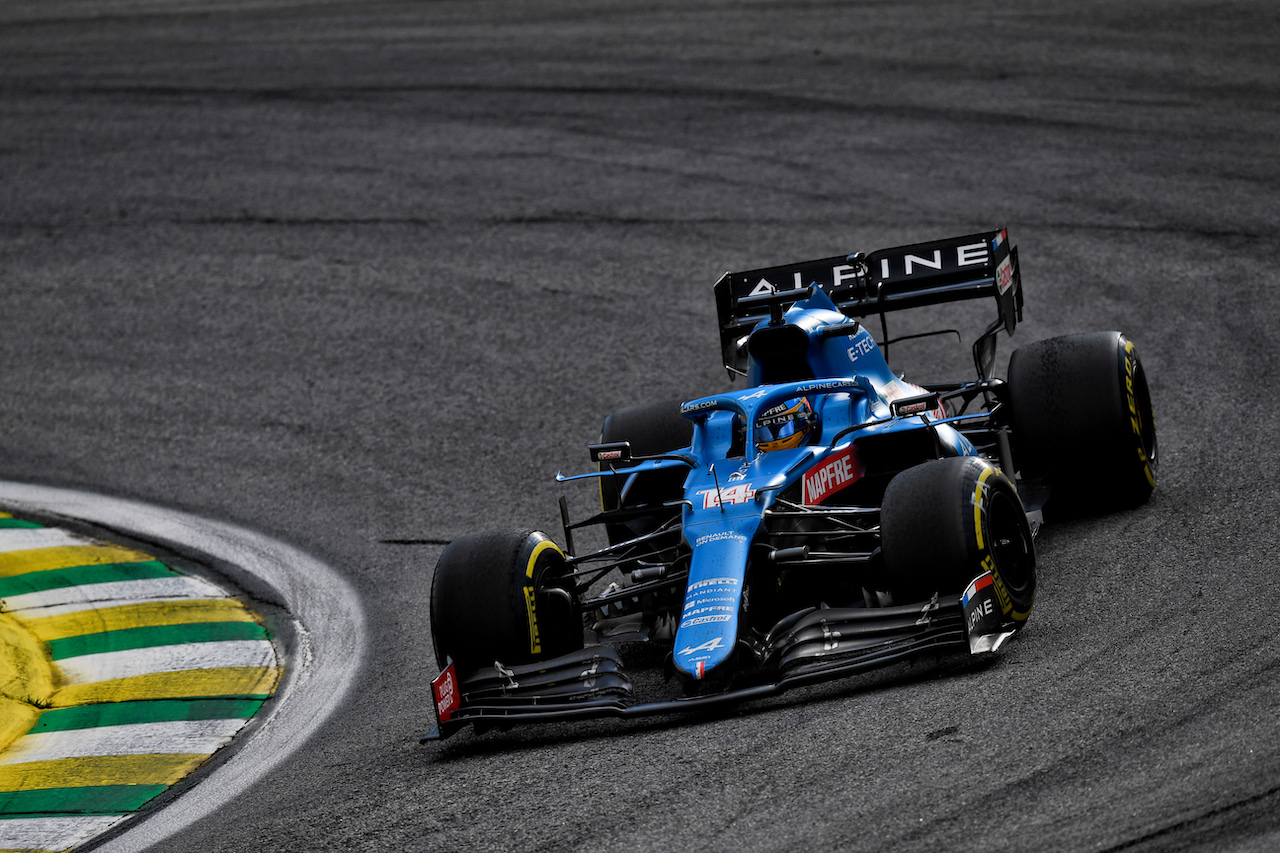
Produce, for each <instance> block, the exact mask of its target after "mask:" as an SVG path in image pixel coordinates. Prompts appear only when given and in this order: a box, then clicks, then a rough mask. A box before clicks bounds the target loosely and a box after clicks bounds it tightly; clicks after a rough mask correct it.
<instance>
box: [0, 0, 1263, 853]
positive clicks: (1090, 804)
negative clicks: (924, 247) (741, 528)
mask: <svg viewBox="0 0 1280 853" xmlns="http://www.w3.org/2000/svg"><path fill="white" fill-rule="evenodd" d="M1278 44H1280V11H1277V8H1276V7H1275V6H1274V4H1270V3H1265V2H1252V3H1249V2H1240V3H1230V2H1227V3H1208V2H1205V3H1190V2H1167V3H1141V2H1135V3H1125V4H1113V3H1110V2H1106V3H1078V4H1062V3H1056V2H1048V0H1042V2H1019V3H1013V2H1007V3H970V4H952V3H946V2H918V3H913V2H894V3H864V4H848V3H822V2H814V3H792V2H756V3H750V2H748V3H713V2H684V0H682V2H671V3H666V2H661V3H645V4H634V3H605V2H581V3H541V4H523V3H485V2H465V3H464V2H435V3H413V4H409V3H406V4H380V3H339V2H335V3H303V2H296V3H290V2H283V0H282V2H278V3H237V2H218V1H217V0H215V1H214V2H207V3H188V2H182V0H172V2H160V0H154V2H153V1H152V0H137V2H118V3H113V4H108V3H100V2H89V1H88V0H84V1H83V2H60V3H59V2H52V3H49V2H41V3H35V2H9V3H6V4H4V6H3V7H0V177H2V179H3V180H2V182H0V186H2V187H3V189H0V285H2V286H3V290H2V292H0V305H2V306H3V308H2V314H0V318H2V319H0V323H2V324H3V334H0V400H3V406H0V473H2V474H3V477H4V478H5V479H9V480H18V481H28V482H32V483H41V484H48V485H53V486H60V487H74V488H80V489H86V490H90V491H95V492H103V493H107V494H113V495H118V496H121V497H126V498H131V499H137V500H141V501H144V502H146V503H148V504H154V505H160V506H167V507H173V508H176V509H180V510H183V511H187V512H191V513H193V514H195V515H199V516H202V517H208V518H214V519H221V520H223V521H225V522H227V523H230V524H234V525H239V526H244V527H249V528H253V529H256V530H261V531H263V532H264V533H266V534H268V535H270V536H273V537H275V538H277V539H281V540H284V541H286V542H289V543H292V544H293V545H295V546H296V547H298V548H299V549H302V550H303V551H305V552H306V553H309V554H313V555H315V556H316V557H317V558H318V559H320V560H322V561H324V562H325V563H327V564H329V565H332V566H334V567H335V568H336V569H337V570H338V571H339V572H340V573H342V574H343V575H344V576H345V577H346V579H347V580H348V581H349V582H350V584H351V585H352V586H353V587H354V588H355V590H356V591H357V593H358V595H359V596H360V597H361V599H362V600H363V604H364V607H365V612H366V615H367V617H368V646H367V647H368V650H369V651H368V653H367V654H366V655H365V657H364V661H363V666H362V668H361V669H360V672H359V675H358V677H357V678H358V680H357V684H356V687H355V689H354V690H353V691H352V693H351V698H350V699H349V701H347V702H346V703H345V704H344V705H343V706H342V707H341V708H340V709H339V711H338V713H336V714H335V715H334V716H332V717H331V718H330V719H329V720H328V721H327V722H326V723H325V724H324V725H322V726H321V727H320V729H319V730H318V732H317V733H316V735H315V736H314V737H313V738H312V739H311V740H310V741H309V743H308V744H307V745H306V746H304V747H303V748H302V749H300V750H298V751H297V752H295V753H294V754H293V755H292V756H291V757H290V758H289V759H288V760H287V761H285V762H284V763H283V764H281V765H280V766H278V767H276V768H275V769H274V770H273V771H272V772H270V773H269V774H268V775H266V776H264V778H262V779H261V781H260V782H259V783H258V784H257V785H256V786H253V787H251V788H250V789H249V790H248V792H247V793H245V794H243V795H242V796H239V797H238V798H236V799H234V800H233V801H232V802H230V803H229V804H227V805H225V806H223V807H222V808H221V809H219V810H218V811H217V812H216V813H214V814H212V815H210V816H209V817H207V818H205V819H203V820H200V821H198V822H196V823H195V824H193V825H191V826H190V827H189V828H187V829H185V830H184V831H182V832H181V833H179V834H178V835H176V836H174V837H173V838H171V839H169V840H167V841H166V842H165V845H164V846H165V849H166V850H170V851H249V850H254V851H256V850H262V849H299V850H300V849H322V850H330V849H358V850H386V849H404V850H436V849H566V850H574V849H581V850H601V849H612V850H651V849H680V848H692V847H699V848H703V849H708V850H777V849H783V848H788V849H791V848H797V847H800V848H815V849H818V848H829V849H848V850H917V849H947V850H1023V849H1028V848H1040V849H1059V850H1121V849H1123V850H1138V851H1142V850H1195V849H1214V850H1265V849H1271V848H1273V847H1275V846H1277V845H1280V738H1278V737H1277V730H1278V728H1280V724H1278V721H1277V706H1278V705H1280V640H1278V639H1277V630H1276V616H1275V614H1276V611H1277V602H1278V599H1280V579H1278V578H1280V575H1278V574H1277V572H1276V567H1277V561H1278V558H1280V547H1278V545H1280V541H1278V540H1280V537H1278V536H1277V532H1276V523H1275V522H1276V517H1277V503H1278V501H1277V497H1276V493H1277V490H1276V485H1275V484H1276V482H1277V480H1278V479H1280V464H1278V462H1277V452H1276V448H1277V446H1280V426H1277V421H1276V418H1275V414H1274V413H1275V412H1276V411H1277V409H1278V408H1280V400H1278V399H1277V397H1278V396H1280V391H1278V389H1280V383H1278V382H1277V368H1278V367H1280V364H1278V360H1277V351H1278V346H1277V345H1278V340H1277V339H1278V338H1280V332H1278V331H1277V325H1278V324H1277V320H1278V319H1280V295H1277V288H1276V278H1277V275H1276V270H1277V269H1278V268H1280V240H1278V239H1277V237H1278V236H1280V235H1278V233H1277V230H1278V229H1277V225H1276V223H1277V221H1280V204H1278V203H1277V198H1280V166H1277V162H1278V158H1277V156H1276V155H1277V153H1280V152H1278V150H1277V143H1276V140H1277V139H1278V138H1280V114H1278V107H1277V105H1278V104H1280V50H1277V45H1278ZM1001 225H1007V226H1008V227H1009V228H1010V234H1011V236H1012V238H1013V239H1014V241H1015V242H1016V243H1017V244H1018V246H1019V250H1020V255H1021V259H1022V271H1023V283H1024V286H1025V288H1026V308H1027V313H1026V320H1025V322H1024V323H1023V324H1022V325H1021V326H1020V327H1019V329H1018V331H1017V334H1016V336H1015V338H1014V340H1013V341H1012V342H1010V341H1007V340H1005V341H1002V343H1001V346H1002V356H1001V359H1002V361H1001V363H1003V358H1004V356H1007V354H1008V353H1009V352H1011V349H1012V345H1014V344H1016V343H1020V342H1028V341H1032V340H1036V339H1039V338H1043V337H1048V336H1051V335H1056V334H1064V333H1069V332H1075V331H1084V330H1089V329H1109V328H1118V329H1121V330H1123V331H1125V332H1126V333H1128V334H1129V335H1130V336H1131V337H1132V338H1133V339H1134V340H1135V341H1137V343H1138V345H1139V347H1140V351H1141V354H1142V357H1143V359H1144V363H1145V365H1146V368H1147V370H1148V373H1149V376H1150V378H1151V382H1152V393H1153V398H1154V402H1155V406H1156V410H1157V417H1158V424H1159V431H1160V449H1161V457H1162V459H1161V482H1160V485H1159V489H1158V490H1157V493H1156V495H1155V497H1154V499H1153V500H1152V502H1151V503H1150V504H1149V505H1147V506H1145V507H1144V508H1142V509H1140V510H1137V511H1133V512H1129V513H1124V514H1120V515H1114V516H1109V517H1104V518H1095V519H1084V520H1078V521H1072V522H1069V523H1065V524H1060V525H1058V526H1056V527H1051V528H1050V529H1048V530H1047V531H1046V533H1045V534H1044V536H1043V538H1042V539H1041V540H1040V566H1041V586H1040V594H1039V598H1038V606H1037V610H1036V613H1035V615H1034V617H1033V619H1032V622H1031V624H1030V626H1029V627H1028V629H1027V631H1026V632H1025V633H1024V634H1023V635H1022V636H1020V637H1018V638H1017V639H1016V641H1015V642H1013V643H1012V644H1011V645H1010V646H1009V647H1008V649H1007V652H1006V653H1005V654H1004V655H1003V657H1002V658H1001V660H1000V661H999V662H998V663H997V664H995V665H994V666H991V667H989V668H987V669H985V670H982V671H979V672H960V673H953V674H951V675H949V676H946V677H936V676H935V675H934V674H933V673H931V672H929V671H927V670H924V669H918V670H913V671H912V672H909V673H906V674H903V675H901V676H898V677H894V678H882V679H878V680H874V679H873V680H870V681H869V682H866V683H856V684H840V685H834V686H826V687H821V688H813V689H808V690H805V691H802V692H797V693H794V694H788V695H787V696H785V697H783V698H782V699H779V700H774V701H771V702H768V703H762V704H759V705H755V706H752V707H750V708H747V709H743V710H742V712H741V713H732V714H728V715H724V716H719V717H710V718H698V719H695V720H678V719H671V718H661V719H656V720H651V721H645V722H643V723H640V724H624V723H614V722H596V723H590V724H587V725H580V726H570V725H553V726H546V727H541V728H537V729H528V730H521V731H512V732H508V733H491V734H487V735H483V736H474V735H472V734H470V733H464V734H462V735H459V736H458V737H456V738H455V739H452V740H450V741H448V742H446V743H445V744H443V745H442V746H420V745H419V744H418V742H417V737H418V735H419V734H420V733H421V732H423V731H424V730H425V729H426V728H427V727H428V726H429V724H430V719H431V718H430V712H429V709H428V704H429V688H428V680H429V678H430V677H431V676H433V675H434V674H435V667H434V664H433V661H432V655H431V648H430V639H429V626H428V624H427V608H426V603H427V594H428V589H429V583H430V578H431V570H432V566H433V565H434V563H435V560H436V557H437V556H438V554H439V551H440V545H439V544H438V543H441V542H444V541H447V540H449V539H451V538H453V537H456V536H458V535H461V534H463V533H466V532H469V531H472V530H475V529H478V528H484V527H490V526H513V525H525V524H527V525H530V526H537V527H542V528H545V529H548V530H551V531H556V530H557V525H558V514H557V512H556V508H555V500H556V498H557V497H558V496H559V494H560V493H561V490H560V489H559V488H558V487H557V486H556V484H555V483H554V482H553V480H552V475H553V474H554V473H555V471H556V470H557V469H558V468H561V467H563V468H564V469H565V470H576V469H580V468H585V467H586V465H587V459H586V455H585V453H584V452H583V450H582V445H583V444H584V443H585V442H587V441H589V440H592V439H594V438H595V436H596V434H597V432H598V428H599V424H600V421H601V419H602V416H603V414H604V413H605V412H607V411H609V410H611V409H613V408H616V407H619V406H622V405H626V404H628V403H631V402H635V401H648V400H655V399H665V398H671V397H692V396H697V395H700V394H702V393H706V392H708V391H715V390H719V389H721V388H723V387H724V386H725V378H724V375H723V371H722V370H721V369H720V368H719V366H718V365H719V361H718V357H717V356H718V354H717V347H716V334H715V309H714V305H713V303H712V300H711V294H710V285H711V283H712V282H713V281H714V280H715V279H716V278H717V277H718V276H719V274H720V273H721V272H722V271H724V270H726V269H730V268H734V269H743V268H750V267H755V266H763V265H767V264H771V263H780V262H784V261H788V260H799V259H802V258H810V257H824V256H829V255H833V254H836V253H839V252H845V251H852V250H855V249H867V250H871V249H876V248H881V247H886V246H892V245H900V244H903V243H907V242H912V241H915V240H924V239H929V238H934V237H944V236H951V235H957V234H963V233H968V232H973V231H979V230H985V229H988V228H992V227H998V226H1001ZM926 319H937V320H939V321H940V322H947V323H950V322H952V321H954V322H957V323H959V322H961V321H964V322H965V323H970V322H971V321H972V322H971V325H968V326H966V327H965V328H966V329H971V328H972V325H974V324H979V323H981V322H983V321H984V320H985V319H986V316H985V313H978V314H975V315H974V316H973V317H969V316H968V315H967V314H963V312H962V313H961V316H959V317H956V316H955V315H953V314H951V313H949V312H948V313H942V314H940V315H939V316H938V317H936V318H926ZM901 330H902V331H906V329H905V328H902V329H901ZM895 331H897V330H895ZM915 358H916V360H917V363H915V364H913V365H912V366H910V367H909V368H908V370H909V378H913V379H916V380H924V381H927V380H931V379H939V380H942V379H949V378H952V377H953V376H956V375H964V374H965V372H966V370H967V368H966V365H967V364H968V363H969V360H968V356H967V354H966V353H965V352H963V351H958V352H956V353H953V354H951V355H948V354H946V353H943V352H941V351H938V350H935V349H934V348H933V347H932V346H925V347H923V348H922V350H921V354H920V355H918V356H915ZM1081 473H1082V476H1092V477H1096V478H1097V479H1098V488H1099V489H1105V488H1106V481H1105V476H1104V472H1094V471H1089V470H1088V469H1087V466H1084V465H1082V472H1081ZM570 499H571V501H572V504H573V506H574V507H575V508H576V509H577V510H578V511H579V512H585V511H587V510H589V509H590V503H591V500H590V495H589V494H586V493H583V492H581V491H575V492H572V493H571V494H570ZM405 543H411V544H405ZM198 795H199V789H197V790H196V791H195V792H193V793H192V794H191V796H198Z"/></svg>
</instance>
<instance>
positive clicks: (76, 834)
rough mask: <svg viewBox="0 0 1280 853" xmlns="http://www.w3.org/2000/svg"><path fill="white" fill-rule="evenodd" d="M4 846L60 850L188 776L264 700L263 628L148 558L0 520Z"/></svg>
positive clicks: (273, 664)
mask: <svg viewBox="0 0 1280 853" xmlns="http://www.w3.org/2000/svg"><path fill="white" fill-rule="evenodd" d="M0 601H2V606H0V640H3V641H4V649H5V651H4V652H3V653H2V654H0V692H2V693H3V697H0V749H3V752H2V753H0V850H67V849H71V848H74V847H76V846H78V845H80V844H83V843H85V842H86V841H88V840H90V839H92V838H94V837H96V836H97V835H99V834H101V833H102V832H104V831H106V830H107V829H110V828H111V827H113V826H115V825H116V824H117V823H119V822H120V821H122V820H124V819H125V818H127V817H128V816H129V815H130V814H132V813H134V812H136V811H138V810H139V809H141V808H142V807H143V806H145V805H146V804H147V803H148V802H149V801H151V800H152V799H154V798H155V797H156V796H158V795H159V794H161V793H162V792H164V791H165V790H166V789H167V788H168V787H169V786H171V785H173V784H175V783H176V782H178V781H180V780H182V779H183V778H185V777H186V776H187V775H188V774H190V773H191V772H192V771H193V770H195V769H196V768H197V767H199V766H200V765H201V764H203V763H204V762H205V761H206V760H207V759H208V758H209V757H210V756H211V755H212V754H213V753H214V752H216V751H217V750H218V749H219V748H221V747H222V746H223V745H225V744H226V743H227V742H228V741H229V740H230V739H231V738H232V737H233V736H234V735H235V734H236V733H237V732H238V731H239V730H240V729H241V728H242V727H243V726H244V724H245V723H246V722H247V721H248V720H249V719H250V718H251V717H253V715H254V714H256V713H257V712H258V710H259V709H260V708H261V707H262V704H263V702H264V701H265V700H266V699H267V698H268V697H269V696H270V695H271V694H272V693H273V692H274V690H275V687H276V684H277V683H278V681H279V678H280V673H281V667H280V665H279V662H278V661H277V658H276V652H275V649H274V647H273V645H272V642H271V637H270V634H269V632H268V631H267V629H266V628H265V627H264V626H263V624H262V623H261V621H260V620H259V619H258V617H257V616H256V615H255V614H254V613H252V612H251V611H250V610H248V609H247V608H245V607H244V605H243V604H241V603H240V602H239V601H237V600H235V599H233V598H231V597H229V596H228V595H227V593H226V592H224V591H223V590H221V589H219V588H218V587H217V586H214V585H213V584H211V583H208V582H206V581H204V580H201V579H199V578H196V577H193V576H191V575H185V574H183V573H181V572H179V571H177V570H175V569H173V568H172V567H170V566H168V565H166V564H164V563H162V562H160V561H159V560H156V559H155V558H154V557H152V556H151V555H149V554H145V553H142V552H140V551H136V550H132V549H129V548H125V547H122V546H119V545H113V544H110V543H106V542H100V541H96V540H91V539H87V538H85V537H82V536H79V535H77V534H74V533H71V532H70V531H67V530H63V529H61V528H57V527H45V526H43V525H39V524H36V523H33V522H29V521H24V520H21V519H16V518H13V517H11V516H9V515H8V514H6V513H0Z"/></svg>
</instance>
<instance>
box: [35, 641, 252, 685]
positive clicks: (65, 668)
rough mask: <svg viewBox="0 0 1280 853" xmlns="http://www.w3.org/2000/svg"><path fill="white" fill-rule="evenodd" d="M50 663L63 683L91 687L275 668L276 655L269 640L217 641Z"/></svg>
mask: <svg viewBox="0 0 1280 853" xmlns="http://www.w3.org/2000/svg"><path fill="white" fill-rule="evenodd" d="M53 663H54V666H56V667H58V671H59V672H61V673H62V677H63V679H64V680H65V681H64V683H66V684H92V683H94V682H97V681H111V680H112V679H115V678H130V677H132V676H135V675H152V674H154V673H160V672H184V671H186V670H192V669H218V668H220V667H224V666H262V667H267V666H275V665H276V655H275V651H274V650H273V649H272V647H271V642H270V641H269V640H220V641H217V642H211V643H182V644H179V645H173V646H146V647H145V648H141V649H127V650H125V651H119V652H97V653H95V654H91V655H76V656H75V657H66V658H61V659H60V660H56V661H54V662H53Z"/></svg>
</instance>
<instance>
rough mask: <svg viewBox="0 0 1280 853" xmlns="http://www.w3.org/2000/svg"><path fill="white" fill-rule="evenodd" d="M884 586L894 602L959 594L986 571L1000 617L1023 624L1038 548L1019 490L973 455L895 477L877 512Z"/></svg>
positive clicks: (926, 465)
mask: <svg viewBox="0 0 1280 853" xmlns="http://www.w3.org/2000/svg"><path fill="white" fill-rule="evenodd" d="M880 539H881V542H880V547H881V553H882V554H883V557H884V568H885V578H884V580H885V583H886V586H887V587H888V590H889V592H890V593H891V594H892V595H893V599H894V602H895V603H898V604H906V603H909V602H912V601H922V600H924V599H927V598H929V597H930V596H932V595H933V594H934V593H935V592H936V593H939V594H942V595H948V594H956V593H960V592H963V591H964V589H965V587H966V586H967V585H968V583H969V582H970V581H971V580H973V579H974V578H975V577H977V576H978V575H980V574H982V573H983V572H988V571H989V572H991V575H992V581H993V583H994V585H995V588H996V596H997V598H998V599H999V601H1000V606H1001V609H1002V610H1003V611H1004V615H1005V616H1006V617H1007V618H1008V619H1009V620H1010V621H1011V622H1013V623H1015V624H1021V623H1023V622H1025V621H1026V620H1027V617H1028V616H1030V615H1031V608H1032V606H1033V605H1034V603H1035V595H1036V552H1035V545H1034V543H1033V542H1032V539H1031V527H1030V525H1029V524H1028V523H1027V515H1026V511H1025V510H1024V508H1023V506H1022V501H1021V500H1020V499H1019V498H1018V490H1017V489H1016V488H1015V487H1014V485H1013V483H1011V482H1010V481H1009V478H1008V477H1006V476H1005V475H1004V474H1003V473H1001V472H1000V469H999V468H996V467H995V466H994V465H992V464H991V463H990V462H988V461H986V460H985V459H982V458H980V457H976V456H959V457H948V458H945V459H934V460H931V461H929V462H925V463H924V464H922V465H917V466H915V467H914V468H908V469H907V470H905V471H903V472H901V473H900V474H898V475H897V476H895V477H894V478H893V479H892V480H891V481H890V482H889V487H888V489H886V490H885V495H884V503H883V504H882V505H881V509H880Z"/></svg>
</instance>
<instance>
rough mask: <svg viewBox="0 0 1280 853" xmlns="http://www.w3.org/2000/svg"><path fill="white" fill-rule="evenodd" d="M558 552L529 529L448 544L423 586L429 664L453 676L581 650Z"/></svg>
mask: <svg viewBox="0 0 1280 853" xmlns="http://www.w3.org/2000/svg"><path fill="white" fill-rule="evenodd" d="M576 605H577V602H576V600H575V598H574V595H573V584H572V582H571V580H570V579H569V577H568V567H567V566H566V564H565V558H564V552H562V551H561V550H560V548H559V547H558V546H557V545H556V544H555V543H554V542H552V541H551V540H550V539H549V538H547V536H546V535H545V534H543V533H541V532H538V531H535V530H490V531H486V532H484V533H475V534H472V535H470V536H463V537H462V538H460V539H455V540H454V541H453V542H451V543H449V545H448V547H446V548H445V549H444V553H442V554H441V555H440V560H439V562H437V563H436V572H435V577H434V578H433V579H432V582H431V635H432V642H433V644H434V646H435V652H436V662H437V663H438V664H439V665H440V667H441V669H443V668H444V665H445V659H446V658H450V657H451V658H453V661H454V664H455V666H456V667H457V668H458V671H459V672H460V673H466V672H471V671H474V670H476V669H479V668H480V667H484V666H493V664H494V661H501V662H502V663H503V664H506V665H511V664H521V663H533V662H535V661H539V660H545V659H547V658H553V657H557V656H559V655H563V654H567V653H568V652H571V651H574V650H575V649H580V648H582V622H581V619H580V617H579V615H578V611H577V606H576Z"/></svg>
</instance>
